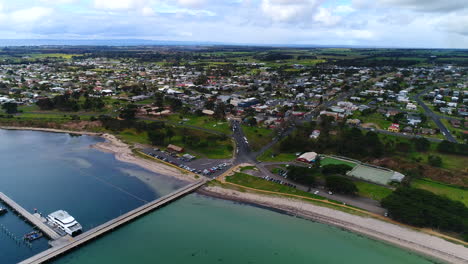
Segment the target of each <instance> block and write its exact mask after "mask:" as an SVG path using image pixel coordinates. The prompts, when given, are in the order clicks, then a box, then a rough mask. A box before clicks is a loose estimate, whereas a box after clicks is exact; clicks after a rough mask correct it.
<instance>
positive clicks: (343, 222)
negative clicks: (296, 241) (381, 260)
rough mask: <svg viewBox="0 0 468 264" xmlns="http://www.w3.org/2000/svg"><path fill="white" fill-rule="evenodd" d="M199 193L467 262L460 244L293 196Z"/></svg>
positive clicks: (212, 190) (467, 253) (223, 191)
mask: <svg viewBox="0 0 468 264" xmlns="http://www.w3.org/2000/svg"><path fill="white" fill-rule="evenodd" d="M200 193H202V194H205V195H209V196H213V197H218V198H222V199H229V200H233V201H239V202H245V203H253V204H258V205H261V206H265V207H269V208H275V209H279V210H282V211H285V212H287V213H290V214H292V215H297V216H299V217H303V218H305V219H310V220H313V221H317V222H321V223H324V224H327V225H333V226H337V227H340V228H343V229H346V230H349V231H352V232H355V233H359V234H362V235H365V236H367V237H370V238H373V239H376V240H380V241H384V242H387V243H390V244H392V245H395V246H398V247H401V248H404V249H407V250H410V251H413V252H417V253H419V254H421V255H424V256H428V257H430V258H433V259H437V260H440V261H444V262H447V263H460V264H461V263H465V264H466V263H468V248H466V247H464V246H462V245H458V244H454V243H451V242H448V241H446V240H444V239H442V238H439V237H436V236H431V235H429V234H426V233H422V232H418V231H415V230H412V229H409V228H406V227H403V226H399V225H395V224H391V223H388V222H383V221H380V220H377V219H374V218H369V217H362V216H357V215H352V214H348V213H345V212H342V211H337V210H333V209H330V208H326V207H320V206H317V205H313V204H311V203H307V202H304V201H300V200H297V199H288V198H280V197H275V196H270V195H261V194H256V193H249V192H239V191H235V190H230V189H224V188H222V187H218V186H209V187H204V188H203V189H202V190H201V191H200Z"/></svg>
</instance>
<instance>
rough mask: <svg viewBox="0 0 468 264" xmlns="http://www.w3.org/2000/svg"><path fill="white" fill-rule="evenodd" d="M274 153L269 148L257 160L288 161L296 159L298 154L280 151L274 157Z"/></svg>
mask: <svg viewBox="0 0 468 264" xmlns="http://www.w3.org/2000/svg"><path fill="white" fill-rule="evenodd" d="M272 154H273V152H272V150H271V149H268V150H267V151H265V152H264V153H263V154H262V155H260V156H259V157H258V158H257V160H258V161H264V162H287V161H294V160H295V159H296V154H293V153H280V154H278V155H276V156H274V157H272Z"/></svg>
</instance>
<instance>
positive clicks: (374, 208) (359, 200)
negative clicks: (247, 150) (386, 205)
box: [256, 163, 386, 215]
mask: <svg viewBox="0 0 468 264" xmlns="http://www.w3.org/2000/svg"><path fill="white" fill-rule="evenodd" d="M268 164H270V163H268ZM256 167H257V168H258V169H259V171H260V172H261V174H262V175H263V176H268V177H270V178H273V179H276V180H280V181H283V182H286V183H289V184H292V185H294V186H295V187H296V189H298V190H301V191H304V192H308V193H314V192H316V191H318V192H319V193H318V194H317V195H319V196H322V197H325V198H327V199H330V200H335V201H338V202H342V203H346V204H347V205H352V206H356V207H359V208H362V209H364V210H367V211H369V212H372V213H376V214H380V215H383V214H384V213H385V212H386V210H385V209H383V208H382V207H381V206H380V203H379V202H378V201H375V200H372V199H369V198H366V197H359V196H348V195H341V194H329V193H328V191H327V190H325V188H324V187H318V188H310V187H309V186H306V185H302V184H298V183H296V182H294V181H291V180H288V179H285V178H283V177H281V176H280V175H277V174H274V173H272V172H271V171H270V170H269V169H268V168H266V167H265V164H263V163H257V164H256Z"/></svg>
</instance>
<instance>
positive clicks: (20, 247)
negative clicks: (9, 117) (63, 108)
mask: <svg viewBox="0 0 468 264" xmlns="http://www.w3.org/2000/svg"><path fill="white" fill-rule="evenodd" d="M101 141H102V139H101V138H97V137H89V136H79V137H73V136H70V135H68V134H52V133H44V132H33V131H7V130H0V168H1V170H0V192H3V193H5V194H7V195H8V196H9V197H10V198H12V199H13V200H15V201H16V202H17V203H18V204H20V205H21V206H23V207H24V208H25V209H27V210H28V211H30V212H33V210H34V208H37V209H38V210H39V212H42V213H43V214H44V215H47V214H49V213H51V212H53V211H56V210H59V209H64V210H66V211H68V212H69V213H70V214H71V215H73V216H74V217H75V218H76V219H77V220H78V221H79V222H80V223H81V225H82V226H83V229H84V230H85V231H86V230H88V229H90V228H92V227H94V226H97V225H99V224H102V223H104V222H106V221H108V220H111V219H113V218H115V217H117V216H118V215H120V214H123V213H125V212H128V211H129V210H131V209H134V208H136V207H138V206H140V205H142V204H144V203H145V201H151V200H154V199H156V198H158V197H160V196H163V195H165V194H168V193H170V192H172V191H173V190H175V189H178V188H180V187H182V186H183V185H184V183H183V182H181V181H178V180H176V179H173V178H170V177H166V176H162V175H156V174H154V173H150V172H149V171H146V170H144V169H141V168H139V167H137V166H135V165H132V164H127V163H123V162H119V161H117V160H116V159H115V158H114V155H112V154H108V153H103V152H100V151H98V150H95V149H92V148H90V145H92V144H95V143H97V142H101ZM138 177H139V178H140V179H147V178H151V179H153V182H155V183H156V184H155V185H157V186H156V188H151V187H150V186H148V185H147V184H146V183H145V182H143V180H140V179H139V178H138ZM0 225H3V226H5V228H7V229H8V230H9V232H10V233H12V234H13V235H14V236H16V237H17V238H22V236H23V235H24V234H25V233H28V232H30V231H31V230H32V229H31V226H30V225H28V224H27V223H24V222H23V221H22V220H21V219H20V218H19V217H17V216H16V215H14V214H13V213H11V212H8V213H7V214H6V215H3V216H0ZM47 248H48V245H47V240H46V239H41V240H39V241H35V242H34V243H33V248H31V249H30V248H29V247H27V246H26V245H24V244H22V243H17V242H15V240H13V239H12V238H11V237H10V236H7V235H6V234H5V233H4V232H2V231H1V230H0V263H2V264H8V263H16V262H17V261H19V260H22V259H25V258H27V257H30V256H32V255H34V254H36V253H38V252H40V251H42V250H44V249H47Z"/></svg>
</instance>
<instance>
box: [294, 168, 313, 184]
mask: <svg viewBox="0 0 468 264" xmlns="http://www.w3.org/2000/svg"><path fill="white" fill-rule="evenodd" d="M316 173H317V170H316V169H315V168H307V167H299V166H290V167H289V168H288V178H289V179H291V180H293V181H297V182H299V183H302V184H306V185H312V186H313V185H315V174H316Z"/></svg>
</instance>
